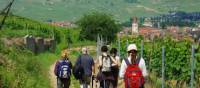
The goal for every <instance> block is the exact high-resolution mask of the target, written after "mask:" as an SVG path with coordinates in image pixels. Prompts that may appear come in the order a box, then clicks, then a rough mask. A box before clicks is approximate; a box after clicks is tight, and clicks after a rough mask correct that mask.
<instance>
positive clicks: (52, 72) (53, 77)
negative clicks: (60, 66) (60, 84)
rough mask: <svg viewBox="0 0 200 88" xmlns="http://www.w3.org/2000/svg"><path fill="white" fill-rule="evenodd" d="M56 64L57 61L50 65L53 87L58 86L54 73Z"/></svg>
mask: <svg viewBox="0 0 200 88" xmlns="http://www.w3.org/2000/svg"><path fill="white" fill-rule="evenodd" d="M54 66H55V63H54V64H52V65H51V66H50V70H49V74H50V82H51V87H52V88H56V76H55V75H54Z"/></svg>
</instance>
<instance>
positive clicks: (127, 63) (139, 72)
mask: <svg viewBox="0 0 200 88" xmlns="http://www.w3.org/2000/svg"><path fill="white" fill-rule="evenodd" d="M127 52H128V58H126V59H124V60H123V61H122V64H121V68H120V72H119V76H120V78H124V82H125V88H144V78H145V77H146V76H147V75H148V74H147V70H146V65H145V61H144V59H143V58H141V57H138V56H137V47H136V45H135V44H130V45H129V46H128V47H127ZM132 74H134V75H132Z"/></svg>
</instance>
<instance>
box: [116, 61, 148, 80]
mask: <svg viewBox="0 0 200 88" xmlns="http://www.w3.org/2000/svg"><path fill="white" fill-rule="evenodd" d="M128 61H129V62H130V63H131V57H128ZM126 68H127V64H126V62H125V61H124V60H123V61H122V64H121V67H120V71H119V77H120V78H124V74H125V71H126ZM139 68H140V69H141V70H142V75H143V76H144V77H146V76H147V75H148V73H147V69H146V65H145V61H144V59H143V58H140V62H139Z"/></svg>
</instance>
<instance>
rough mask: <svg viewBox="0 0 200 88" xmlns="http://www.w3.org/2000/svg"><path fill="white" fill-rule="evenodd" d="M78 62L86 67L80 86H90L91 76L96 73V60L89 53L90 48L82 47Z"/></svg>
mask: <svg viewBox="0 0 200 88" xmlns="http://www.w3.org/2000/svg"><path fill="white" fill-rule="evenodd" d="M76 63H81V66H82V67H83V69H84V74H83V77H82V79H80V80H79V81H80V88H86V87H87V88H90V81H91V77H92V75H93V74H94V72H95V70H94V60H93V58H92V57H91V56H90V55H89V54H88V49H87V48H86V47H84V48H82V54H81V55H80V56H79V57H78V59H77V61H76Z"/></svg>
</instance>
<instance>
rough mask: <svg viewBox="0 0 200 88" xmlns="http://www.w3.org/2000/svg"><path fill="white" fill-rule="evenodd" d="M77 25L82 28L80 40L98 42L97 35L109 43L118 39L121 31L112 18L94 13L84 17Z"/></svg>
mask: <svg viewBox="0 0 200 88" xmlns="http://www.w3.org/2000/svg"><path fill="white" fill-rule="evenodd" d="M77 24H78V25H79V26H80V27H81V28H82V30H81V32H80V36H79V37H80V39H81V40H84V39H88V40H92V41H93V40H95V41H96V40H97V35H98V34H99V35H102V37H103V38H104V39H107V40H108V41H109V42H111V41H113V40H114V39H115V38H116V33H117V32H118V31H119V29H120V25H119V24H117V23H116V21H115V20H114V19H113V17H112V16H110V15H108V14H105V13H99V12H93V13H89V14H86V15H84V16H83V17H82V18H81V19H80V20H78V21H77Z"/></svg>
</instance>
